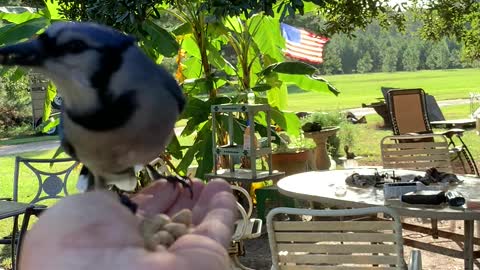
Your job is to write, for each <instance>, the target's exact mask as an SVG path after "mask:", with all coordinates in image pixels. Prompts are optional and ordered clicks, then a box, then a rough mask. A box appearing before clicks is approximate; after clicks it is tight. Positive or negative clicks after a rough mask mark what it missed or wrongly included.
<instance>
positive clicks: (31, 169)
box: [0, 157, 78, 270]
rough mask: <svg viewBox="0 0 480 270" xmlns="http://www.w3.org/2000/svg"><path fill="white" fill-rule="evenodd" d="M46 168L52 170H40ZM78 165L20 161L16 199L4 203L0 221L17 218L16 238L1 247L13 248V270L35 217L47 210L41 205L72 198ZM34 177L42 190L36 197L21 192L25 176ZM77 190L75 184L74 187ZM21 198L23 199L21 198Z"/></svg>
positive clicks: (0, 207)
mask: <svg viewBox="0 0 480 270" xmlns="http://www.w3.org/2000/svg"><path fill="white" fill-rule="evenodd" d="M39 165H40V167H41V166H42V165H43V166H44V167H45V166H48V169H44V168H39ZM77 165H78V162H77V161H75V160H74V159H72V158H61V159H32V158H23V157H16V159H15V171H14V177H13V197H12V199H11V200H10V201H8V200H5V201H0V219H6V218H13V228H12V235H11V237H10V238H9V239H2V241H1V242H0V244H10V245H11V246H12V268H13V269H14V270H15V269H17V263H18V259H19V256H20V254H19V253H20V249H21V243H22V239H23V236H24V234H25V232H26V231H27V228H28V225H29V220H30V217H31V215H39V214H40V213H41V211H42V210H44V209H46V207H47V206H45V205H40V204H38V203H40V202H44V201H46V200H48V199H59V198H62V197H64V196H67V195H69V192H68V188H67V185H68V179H69V176H70V175H71V173H72V171H73V169H74V168H75V167H76V166H77ZM27 171H28V173H30V175H31V174H33V176H34V179H35V180H36V183H29V184H32V185H33V184H37V185H38V187H37V189H36V191H35V192H34V194H28V195H27V194H24V193H23V192H21V190H20V192H19V182H20V181H23V183H25V180H22V179H21V178H22V177H23V174H22V173H23V172H27ZM71 186H72V188H74V187H75V185H74V184H72V185H71ZM19 194H21V195H22V196H19ZM22 214H24V219H23V222H22V228H21V231H20V234H19V236H18V237H17V231H18V218H19V216H20V215H22Z"/></svg>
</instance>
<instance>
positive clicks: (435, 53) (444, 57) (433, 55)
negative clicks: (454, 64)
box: [426, 41, 450, 69]
mask: <svg viewBox="0 0 480 270" xmlns="http://www.w3.org/2000/svg"><path fill="white" fill-rule="evenodd" d="M449 58H450V52H449V51H448V47H447V44H446V42H445V41H443V42H441V43H436V44H434V45H433V46H432V48H431V50H430V53H429V54H428V56H427V60H426V65H427V66H428V67H429V68H431V69H446V68H448V66H449V60H450V59H449Z"/></svg>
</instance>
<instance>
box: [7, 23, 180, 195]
mask: <svg viewBox="0 0 480 270" xmlns="http://www.w3.org/2000/svg"><path fill="white" fill-rule="evenodd" d="M135 43H136V42H135V40H134V38H132V37H131V36H128V35H125V34H123V33H121V32H118V31H116V30H114V29H111V28H108V27H106V26H102V25H97V24H93V23H76V22H59V23H54V24H52V25H51V26H50V27H49V28H48V29H47V30H46V31H45V32H44V33H42V34H40V35H39V36H38V37H36V38H34V39H31V40H29V41H26V42H22V43H19V44H15V45H11V46H6V47H3V48H0V64H2V65H19V66H25V67H30V68H32V69H34V70H37V71H38V72H41V73H43V74H45V75H46V76H47V77H49V78H51V79H52V80H53V82H54V83H55V84H56V86H57V88H58V91H59V93H60V95H61V96H62V97H63V101H64V102H63V111H62V117H61V128H60V129H61V144H62V146H63V147H64V149H65V151H66V152H67V153H68V154H69V155H71V156H72V157H74V158H76V159H78V160H79V161H81V162H82V163H83V165H84V167H83V169H82V172H81V177H80V178H81V179H83V180H82V181H85V178H84V177H87V179H89V180H90V181H89V183H90V184H88V189H93V188H105V187H106V186H109V185H115V186H116V187H117V188H119V189H121V190H126V191H130V190H133V189H134V188H135V186H136V184H137V180H136V177H135V171H134V168H135V166H136V165H140V166H142V165H145V164H148V163H149V162H150V161H151V160H153V159H154V158H156V157H158V155H159V154H160V153H162V152H163V150H164V149H165V146H166V145H167V143H168V141H169V140H170V138H171V135H172V134H173V129H174V124H175V122H176V120H177V117H178V115H179V114H180V113H181V112H182V111H183V108H184V106H185V97H184V96H183V93H182V91H181V89H180V87H179V85H178V84H177V82H176V80H175V79H174V78H173V76H172V75H170V74H169V73H168V72H167V71H166V70H164V69H163V68H162V67H160V66H158V65H156V64H155V63H154V62H153V61H151V60H150V59H149V58H148V57H147V56H146V55H145V54H143V53H142V51H141V50H140V49H139V48H138V47H137V46H136V45H135ZM82 177H83V178H82ZM92 179H93V180H94V181H93V183H92V181H91V180H92ZM172 179H174V180H175V181H182V179H179V178H171V179H169V180H172ZM182 184H184V185H188V184H187V182H186V181H185V182H182Z"/></svg>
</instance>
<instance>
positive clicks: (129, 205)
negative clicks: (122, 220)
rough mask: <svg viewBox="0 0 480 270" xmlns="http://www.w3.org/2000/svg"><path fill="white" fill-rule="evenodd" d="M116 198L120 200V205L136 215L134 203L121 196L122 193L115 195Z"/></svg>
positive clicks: (125, 196)
mask: <svg viewBox="0 0 480 270" xmlns="http://www.w3.org/2000/svg"><path fill="white" fill-rule="evenodd" d="M117 194H118V197H119V199H120V203H121V204H123V205H124V206H125V207H127V208H128V209H129V210H130V211H132V213H133V214H135V213H137V209H138V205H137V204H136V203H134V202H133V201H132V200H130V198H129V197H128V196H127V195H125V194H123V193H117Z"/></svg>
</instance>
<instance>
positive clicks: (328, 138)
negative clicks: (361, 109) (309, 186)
mask: <svg viewBox="0 0 480 270" xmlns="http://www.w3.org/2000/svg"><path fill="white" fill-rule="evenodd" d="M344 119H345V118H344V115H343V113H341V112H329V113H325V112H315V113H312V114H309V115H307V116H306V117H303V118H302V119H301V122H302V130H303V132H304V134H305V137H307V138H311V139H313V140H314V141H315V143H316V148H315V155H314V156H315V167H314V168H315V169H316V170H327V169H329V168H330V166H331V162H330V157H329V152H330V153H331V155H332V156H337V155H338V147H339V145H340V142H339V140H338V138H337V137H336V136H335V135H336V133H337V131H338V130H339V126H340V123H341V122H343V121H345V120H344ZM327 146H328V147H329V148H330V151H327V149H328V148H327Z"/></svg>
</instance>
